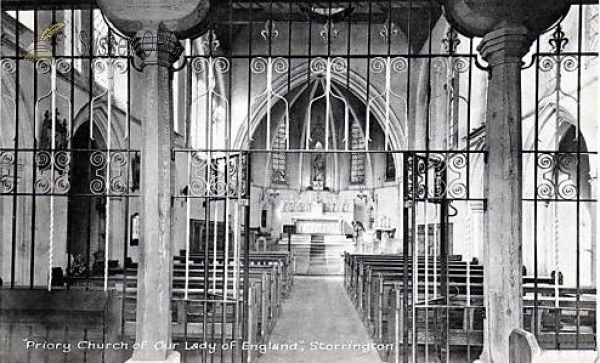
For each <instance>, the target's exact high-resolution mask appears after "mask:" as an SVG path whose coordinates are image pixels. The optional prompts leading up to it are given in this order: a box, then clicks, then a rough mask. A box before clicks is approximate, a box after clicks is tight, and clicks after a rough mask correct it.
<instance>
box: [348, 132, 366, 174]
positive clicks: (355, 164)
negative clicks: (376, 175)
mask: <svg viewBox="0 0 600 363" xmlns="http://www.w3.org/2000/svg"><path fill="white" fill-rule="evenodd" d="M351 138H352V142H351V144H350V145H351V147H352V150H364V149H365V139H364V136H363V133H362V130H361V128H360V125H359V124H358V122H356V121H354V122H353V123H352V129H351ZM350 168H351V169H350V184H353V185H360V184H364V182H365V153H352V154H351V164H350Z"/></svg>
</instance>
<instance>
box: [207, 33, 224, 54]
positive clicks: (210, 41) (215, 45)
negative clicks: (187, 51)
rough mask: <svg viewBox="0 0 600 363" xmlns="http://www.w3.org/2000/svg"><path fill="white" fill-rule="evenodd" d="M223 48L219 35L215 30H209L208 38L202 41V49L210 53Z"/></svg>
mask: <svg viewBox="0 0 600 363" xmlns="http://www.w3.org/2000/svg"><path fill="white" fill-rule="evenodd" d="M220 46H221V42H220V41H219V39H217V35H216V34H215V31H214V30H209V31H208V33H207V34H206V37H205V38H204V40H203V41H202V48H204V50H205V51H206V52H208V53H210V52H211V51H212V52H214V51H216V50H217V49H219V47H220Z"/></svg>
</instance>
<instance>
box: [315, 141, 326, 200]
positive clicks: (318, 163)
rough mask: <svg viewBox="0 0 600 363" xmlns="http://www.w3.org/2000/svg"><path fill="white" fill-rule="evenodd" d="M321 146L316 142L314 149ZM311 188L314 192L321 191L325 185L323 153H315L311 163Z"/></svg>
mask: <svg viewBox="0 0 600 363" xmlns="http://www.w3.org/2000/svg"><path fill="white" fill-rule="evenodd" d="M322 147H323V146H322V145H321V143H320V142H317V144H316V147H315V148H316V149H321V148H322ZM312 176H313V177H312V187H313V189H315V190H323V187H324V185H325V156H324V154H323V153H316V154H315V157H314V159H313V162H312Z"/></svg>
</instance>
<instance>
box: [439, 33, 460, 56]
mask: <svg viewBox="0 0 600 363" xmlns="http://www.w3.org/2000/svg"><path fill="white" fill-rule="evenodd" d="M442 44H443V45H444V49H446V51H447V52H448V53H450V54H454V53H456V49H458V45H459V44H460V39H459V38H458V33H457V32H456V30H454V29H453V28H450V29H449V30H448V32H447V33H446V38H444V39H442Z"/></svg>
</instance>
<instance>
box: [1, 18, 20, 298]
mask: <svg viewBox="0 0 600 363" xmlns="http://www.w3.org/2000/svg"><path fill="white" fill-rule="evenodd" d="M19 14H20V12H19V11H18V10H17V11H16V19H17V23H19V17H20V15H19ZM15 36H16V42H17V44H20V39H19V38H20V32H18V31H17V32H16V35H15ZM15 53H18V51H15ZM15 63H16V64H15V93H17V92H18V90H19V89H20V85H21V82H20V79H21V67H20V64H21V63H20V61H16V62H15ZM1 101H2V100H0V102H1ZM19 109H20V97H15V140H14V143H13V145H14V149H15V152H14V154H15V156H14V165H13V190H12V191H13V197H12V201H13V205H12V215H13V216H16V215H17V211H18V201H19V198H18V197H17V191H18V189H19V185H18V180H19V179H18V177H17V175H18V164H19V138H20V133H19V130H20V127H19V126H20V122H19V116H20V115H19ZM11 233H12V236H11V237H12V238H11V251H10V254H11V255H10V261H11V263H10V288H11V289H14V288H15V278H16V276H15V275H16V262H17V218H14V217H13V218H12V223H11Z"/></svg>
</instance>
